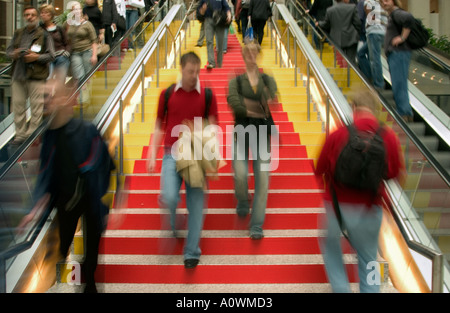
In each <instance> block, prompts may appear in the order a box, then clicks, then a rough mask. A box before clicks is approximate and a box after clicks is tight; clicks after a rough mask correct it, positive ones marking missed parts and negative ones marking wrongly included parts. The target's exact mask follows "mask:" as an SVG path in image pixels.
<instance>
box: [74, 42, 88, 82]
mask: <svg viewBox="0 0 450 313" xmlns="http://www.w3.org/2000/svg"><path fill="white" fill-rule="evenodd" d="M91 58H92V49H89V50H85V51H81V52H72V55H71V59H70V61H71V64H72V74H73V77H75V79H76V80H77V81H78V82H79V81H80V80H81V79H82V78H83V77H84V76H85V75H86V74H87V73H88V72H89V71H90V70H91V68H92V63H91Z"/></svg>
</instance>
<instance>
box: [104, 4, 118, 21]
mask: <svg viewBox="0 0 450 313" xmlns="http://www.w3.org/2000/svg"><path fill="white" fill-rule="evenodd" d="M102 15H103V27H105V28H106V27H107V26H110V25H111V24H116V25H117V24H118V23H119V13H117V7H116V2H115V1H114V0H103V12H102Z"/></svg>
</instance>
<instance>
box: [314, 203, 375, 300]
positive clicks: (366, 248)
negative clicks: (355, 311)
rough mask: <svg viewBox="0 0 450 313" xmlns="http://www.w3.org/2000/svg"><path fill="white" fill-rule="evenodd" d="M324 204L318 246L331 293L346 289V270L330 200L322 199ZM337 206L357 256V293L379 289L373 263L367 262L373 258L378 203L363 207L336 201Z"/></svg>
mask: <svg viewBox="0 0 450 313" xmlns="http://www.w3.org/2000/svg"><path fill="white" fill-rule="evenodd" d="M324 204H325V209H326V212H327V237H326V238H325V242H324V243H323V245H322V247H321V248H322V251H323V258H324V261H325V268H326V271H327V275H328V280H329V282H330V284H331V286H332V288H333V291H334V292H340V293H344V292H345V293H346V292H350V284H349V281H348V277H347V271H346V269H345V265H344V262H343V259H342V248H341V240H342V239H341V238H342V237H341V230H340V227H339V224H338V221H337V219H336V215H335V213H334V209H333V205H332V203H330V202H328V201H325V202H324ZM339 206H340V208H341V215H342V219H343V221H344V223H345V225H346V227H347V230H348V234H349V239H350V243H351V245H352V247H353V248H354V249H355V251H356V253H357V256H358V274H359V281H360V282H359V289H360V292H368V293H376V292H379V291H380V284H379V283H380V281H376V279H374V276H373V275H372V274H373V271H374V267H372V265H373V264H374V263H371V262H376V261H377V250H378V234H379V232H380V227H381V219H382V210H381V208H380V207H379V206H372V207H371V208H370V209H367V207H366V205H365V204H362V205H360V204H353V203H339ZM377 270H378V269H377ZM378 275H379V272H378ZM378 277H379V276H378Z"/></svg>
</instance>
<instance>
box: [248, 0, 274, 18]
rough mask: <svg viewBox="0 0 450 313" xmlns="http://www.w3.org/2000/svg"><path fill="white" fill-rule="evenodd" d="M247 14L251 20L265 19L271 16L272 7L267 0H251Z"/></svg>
mask: <svg viewBox="0 0 450 313" xmlns="http://www.w3.org/2000/svg"><path fill="white" fill-rule="evenodd" d="M248 15H249V16H251V17H252V20H263V21H267V19H268V18H269V17H271V16H272V8H271V6H270V2H269V0H258V1H255V0H253V1H251V2H250V8H249V9H248Z"/></svg>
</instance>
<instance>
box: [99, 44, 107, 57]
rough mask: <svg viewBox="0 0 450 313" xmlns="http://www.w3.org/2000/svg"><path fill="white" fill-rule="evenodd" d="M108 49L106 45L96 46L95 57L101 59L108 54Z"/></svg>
mask: <svg viewBox="0 0 450 313" xmlns="http://www.w3.org/2000/svg"><path fill="white" fill-rule="evenodd" d="M109 49H110V47H109V45H108V44H106V43H99V44H97V57H99V58H101V57H103V56H105V55H106V54H107V53H108V51H109Z"/></svg>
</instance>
